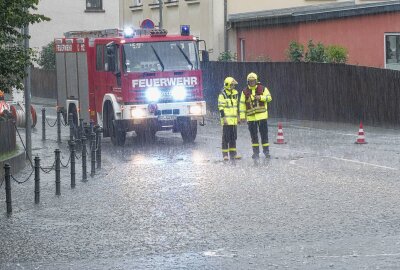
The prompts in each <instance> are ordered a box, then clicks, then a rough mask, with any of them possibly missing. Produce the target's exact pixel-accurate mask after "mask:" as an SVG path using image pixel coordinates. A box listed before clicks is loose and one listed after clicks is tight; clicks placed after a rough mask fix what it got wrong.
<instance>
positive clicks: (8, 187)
mask: <svg viewBox="0 0 400 270" xmlns="http://www.w3.org/2000/svg"><path fill="white" fill-rule="evenodd" d="M4 171H5V175H4V181H6V204H7V213H8V214H11V212H12V202H11V173H10V171H11V166H10V164H8V163H6V164H4Z"/></svg>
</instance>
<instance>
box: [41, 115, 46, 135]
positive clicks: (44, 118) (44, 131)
mask: <svg viewBox="0 0 400 270" xmlns="http://www.w3.org/2000/svg"><path fill="white" fill-rule="evenodd" d="M45 140H46V108H45V107H43V108H42V141H45Z"/></svg>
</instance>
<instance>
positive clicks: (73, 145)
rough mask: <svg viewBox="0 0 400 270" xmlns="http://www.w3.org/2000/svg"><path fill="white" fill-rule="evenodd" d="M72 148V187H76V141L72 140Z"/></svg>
mask: <svg viewBox="0 0 400 270" xmlns="http://www.w3.org/2000/svg"><path fill="white" fill-rule="evenodd" d="M70 150H71V188H75V141H74V139H72V141H71V142H70Z"/></svg>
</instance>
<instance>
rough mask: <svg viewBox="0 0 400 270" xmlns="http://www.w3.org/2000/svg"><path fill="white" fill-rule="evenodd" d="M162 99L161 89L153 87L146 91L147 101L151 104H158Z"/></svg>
mask: <svg viewBox="0 0 400 270" xmlns="http://www.w3.org/2000/svg"><path fill="white" fill-rule="evenodd" d="M160 97H161V92H160V89H158V88H155V87H152V88H148V89H147V90H146V99H147V101H149V102H157V101H158V100H159V99H160Z"/></svg>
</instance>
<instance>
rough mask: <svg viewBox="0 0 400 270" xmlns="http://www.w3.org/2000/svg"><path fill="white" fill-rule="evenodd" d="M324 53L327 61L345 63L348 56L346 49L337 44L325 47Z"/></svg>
mask: <svg viewBox="0 0 400 270" xmlns="http://www.w3.org/2000/svg"><path fill="white" fill-rule="evenodd" d="M325 55H326V59H327V62H328V63H338V64H345V63H346V62H347V58H348V57H347V55H348V53H347V49H346V48H344V47H342V46H338V45H331V46H328V47H326V48H325Z"/></svg>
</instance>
